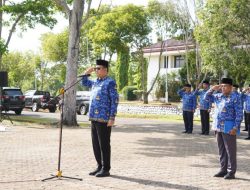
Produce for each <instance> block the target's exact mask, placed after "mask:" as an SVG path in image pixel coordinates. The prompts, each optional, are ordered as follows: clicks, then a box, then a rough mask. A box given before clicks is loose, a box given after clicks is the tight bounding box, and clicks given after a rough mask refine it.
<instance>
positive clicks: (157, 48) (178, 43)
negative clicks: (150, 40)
mask: <svg viewBox="0 0 250 190" xmlns="http://www.w3.org/2000/svg"><path fill="white" fill-rule="evenodd" d="M163 43H164V45H163V49H162V50H163V52H164V51H178V50H185V41H183V40H175V39H168V40H165V41H164V42H163ZM187 46H188V48H189V49H194V47H195V45H194V43H193V42H192V41H188V42H187ZM143 52H144V53H157V52H161V42H158V43H156V44H152V45H151V46H148V47H145V48H143Z"/></svg>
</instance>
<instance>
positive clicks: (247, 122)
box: [244, 110, 249, 130]
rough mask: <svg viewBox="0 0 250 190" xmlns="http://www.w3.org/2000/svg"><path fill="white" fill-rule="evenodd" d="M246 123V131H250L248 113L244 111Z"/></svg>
mask: <svg viewBox="0 0 250 190" xmlns="http://www.w3.org/2000/svg"><path fill="white" fill-rule="evenodd" d="M244 122H245V130H248V124H249V119H247V112H246V111H245V110H244Z"/></svg>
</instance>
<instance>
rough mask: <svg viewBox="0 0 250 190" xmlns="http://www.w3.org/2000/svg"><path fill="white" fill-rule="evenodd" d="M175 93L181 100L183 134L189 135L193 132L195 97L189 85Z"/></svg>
mask: <svg viewBox="0 0 250 190" xmlns="http://www.w3.org/2000/svg"><path fill="white" fill-rule="evenodd" d="M177 93H178V95H179V96H181V98H182V110H183V120H184V125H185V131H184V132H183V133H188V134H191V133H192V132H193V120H194V112H195V109H196V96H195V95H194V94H193V93H192V92H191V85H190V84H185V85H184V87H183V88H182V89H180V90H178V92H177Z"/></svg>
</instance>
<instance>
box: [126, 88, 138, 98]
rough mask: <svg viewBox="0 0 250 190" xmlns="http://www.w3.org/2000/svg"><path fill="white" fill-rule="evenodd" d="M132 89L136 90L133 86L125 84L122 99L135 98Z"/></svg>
mask: <svg viewBox="0 0 250 190" xmlns="http://www.w3.org/2000/svg"><path fill="white" fill-rule="evenodd" d="M134 90H137V88H136V87H135V86H125V87H124V88H123V89H122V93H123V96H124V100H136V99H137V96H136V94H134V93H133V91H134Z"/></svg>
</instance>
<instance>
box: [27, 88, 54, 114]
mask: <svg viewBox="0 0 250 190" xmlns="http://www.w3.org/2000/svg"><path fill="white" fill-rule="evenodd" d="M24 95H25V107H26V108H30V109H31V110H32V111H33V112H37V111H38V110H39V109H48V110H49V112H51V113H54V112H55V111H56V105H57V100H56V99H54V98H53V97H51V96H50V93H49V92H47V91H41V90H29V91H27V92H25V94H24Z"/></svg>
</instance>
